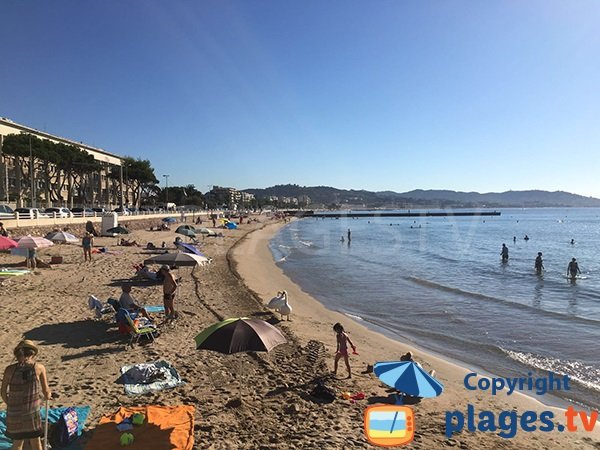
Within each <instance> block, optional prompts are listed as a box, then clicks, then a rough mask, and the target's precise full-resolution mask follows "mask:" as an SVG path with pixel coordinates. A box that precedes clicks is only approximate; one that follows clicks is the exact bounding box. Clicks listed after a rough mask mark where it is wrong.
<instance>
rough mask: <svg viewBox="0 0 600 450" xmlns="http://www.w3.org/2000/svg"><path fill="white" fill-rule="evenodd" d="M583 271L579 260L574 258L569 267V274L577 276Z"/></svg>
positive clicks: (572, 276)
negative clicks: (578, 262)
mask: <svg viewBox="0 0 600 450" xmlns="http://www.w3.org/2000/svg"><path fill="white" fill-rule="evenodd" d="M580 273H581V270H579V264H577V260H576V259H575V258H573V259H572V260H571V262H570V263H569V266H568V267H567V276H569V275H570V276H571V278H575V277H576V276H577V275H578V274H580Z"/></svg>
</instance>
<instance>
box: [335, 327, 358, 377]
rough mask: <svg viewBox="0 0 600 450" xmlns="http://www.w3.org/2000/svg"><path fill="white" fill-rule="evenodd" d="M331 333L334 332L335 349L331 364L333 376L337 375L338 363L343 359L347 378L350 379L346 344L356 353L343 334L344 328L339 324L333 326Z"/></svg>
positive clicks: (350, 342) (346, 336)
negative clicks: (333, 359) (335, 339)
mask: <svg viewBox="0 0 600 450" xmlns="http://www.w3.org/2000/svg"><path fill="white" fill-rule="evenodd" d="M333 331H335V332H336V338H337V348H336V351H335V361H334V362H333V374H334V375H337V369H338V361H339V360H340V358H342V357H343V358H344V362H345V363H346V368H347V369H348V378H352V372H350V361H349V360H348V344H350V347H352V351H353V352H355V353H356V347H355V346H354V344H353V343H352V341H351V340H350V338H349V337H348V335H347V334H346V333H345V332H344V327H343V326H342V324H341V323H339V322H338V323H336V324H335V325H334V326H333Z"/></svg>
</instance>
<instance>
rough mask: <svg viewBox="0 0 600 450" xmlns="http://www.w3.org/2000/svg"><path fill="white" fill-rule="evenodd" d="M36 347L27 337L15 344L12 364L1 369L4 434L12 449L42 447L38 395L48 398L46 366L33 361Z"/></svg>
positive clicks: (42, 431)
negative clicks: (11, 444)
mask: <svg viewBox="0 0 600 450" xmlns="http://www.w3.org/2000/svg"><path fill="white" fill-rule="evenodd" d="M38 353H39V350H38V348H37V346H36V345H35V344H34V343H33V342H32V341H30V340H24V341H21V342H19V344H18V345H17V346H16V347H15V350H14V355H15V358H17V362H16V363H15V364H11V365H10V366H8V367H7V368H6V369H5V370H4V377H3V378H2V390H1V394H2V400H4V402H5V403H6V436H7V437H9V438H11V439H12V440H13V446H12V448H13V449H19V450H20V449H22V448H23V445H24V444H25V441H28V442H29V447H30V448H32V449H35V450H42V442H41V440H40V437H42V436H43V435H44V430H43V427H42V417H41V414H40V408H41V394H43V396H44V398H45V399H46V400H48V399H50V388H49V387H48V377H47V375H46V368H45V367H44V366H43V365H42V364H40V363H38V362H36V361H35V358H36V356H37V354H38Z"/></svg>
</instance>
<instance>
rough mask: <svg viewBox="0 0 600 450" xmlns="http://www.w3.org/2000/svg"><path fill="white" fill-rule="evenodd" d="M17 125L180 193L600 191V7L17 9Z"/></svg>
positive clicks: (292, 4)
mask: <svg viewBox="0 0 600 450" xmlns="http://www.w3.org/2000/svg"><path fill="white" fill-rule="evenodd" d="M0 22H1V24H2V25H1V26H0V42H1V43H2V54H1V55H2V56H1V59H0V117H7V118H9V119H11V120H13V121H15V122H17V123H20V124H23V125H27V126H31V127H33V128H37V129H39V130H43V131H46V132H48V133H51V134H54V135H58V136H62V137H66V138H69V139H72V140H75V141H82V142H84V143H86V144H89V145H93V146H96V147H100V148H102V149H104V150H106V151H109V152H111V153H115V154H117V155H127V156H132V157H135V158H142V159H148V160H150V162H151V164H152V166H153V167H154V168H155V174H156V176H157V178H158V179H159V180H160V183H161V185H162V186H164V184H165V181H166V178H165V177H163V175H169V178H168V183H169V185H170V186H174V185H187V184H194V185H195V186H196V188H197V189H199V190H200V191H202V192H206V191H208V190H209V189H210V188H211V187H212V186H213V185H219V186H230V187H235V188H238V189H246V188H263V187H268V186H272V185H275V184H287V183H294V184H299V185H301V186H317V185H325V186H333V187H337V188H341V189H366V190H370V191H382V190H392V191H396V192H405V191H409V190H412V189H452V190H457V191H477V192H503V191H507V190H524V189H543V190H550V191H554V190H563V191H567V192H573V193H577V194H581V195H586V196H588V195H591V196H595V197H600V181H599V180H600V177H599V176H598V174H600V157H599V156H600V152H599V150H600V127H599V126H598V123H599V120H600V89H599V88H598V87H599V81H598V80H600V38H599V37H600V36H599V34H600V31H599V30H600V2H598V1H597V0H578V1H577V2H565V1H555V0H530V1H527V2H524V1H522V0H514V1H510V0H509V1H493V0H492V1H485V2H482V1H476V0H472V1H459V0H443V1H442V0H437V1H436V0H431V1H417V0H412V1H411V0H406V1H391V0H390V1H388V0H386V1H353V0H344V1H339V0H322V1H320V0H302V1H300V0H296V1H289V0H256V1H227V0H214V1H212V0H207V1H197V0H176V1H162V0H161V1H155V0H128V1H122V0H102V1H90V0H58V1H54V2H40V1H33V0H21V1H18V2H3V4H2V12H1V19H0Z"/></svg>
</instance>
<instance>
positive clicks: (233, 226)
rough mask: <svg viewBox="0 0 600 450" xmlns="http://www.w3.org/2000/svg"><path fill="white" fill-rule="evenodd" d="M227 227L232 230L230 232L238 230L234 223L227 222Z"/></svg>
mask: <svg viewBox="0 0 600 450" xmlns="http://www.w3.org/2000/svg"><path fill="white" fill-rule="evenodd" d="M225 227H226V228H228V229H230V230H237V225H236V224H235V223H233V222H227V223H226V224H225Z"/></svg>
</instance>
